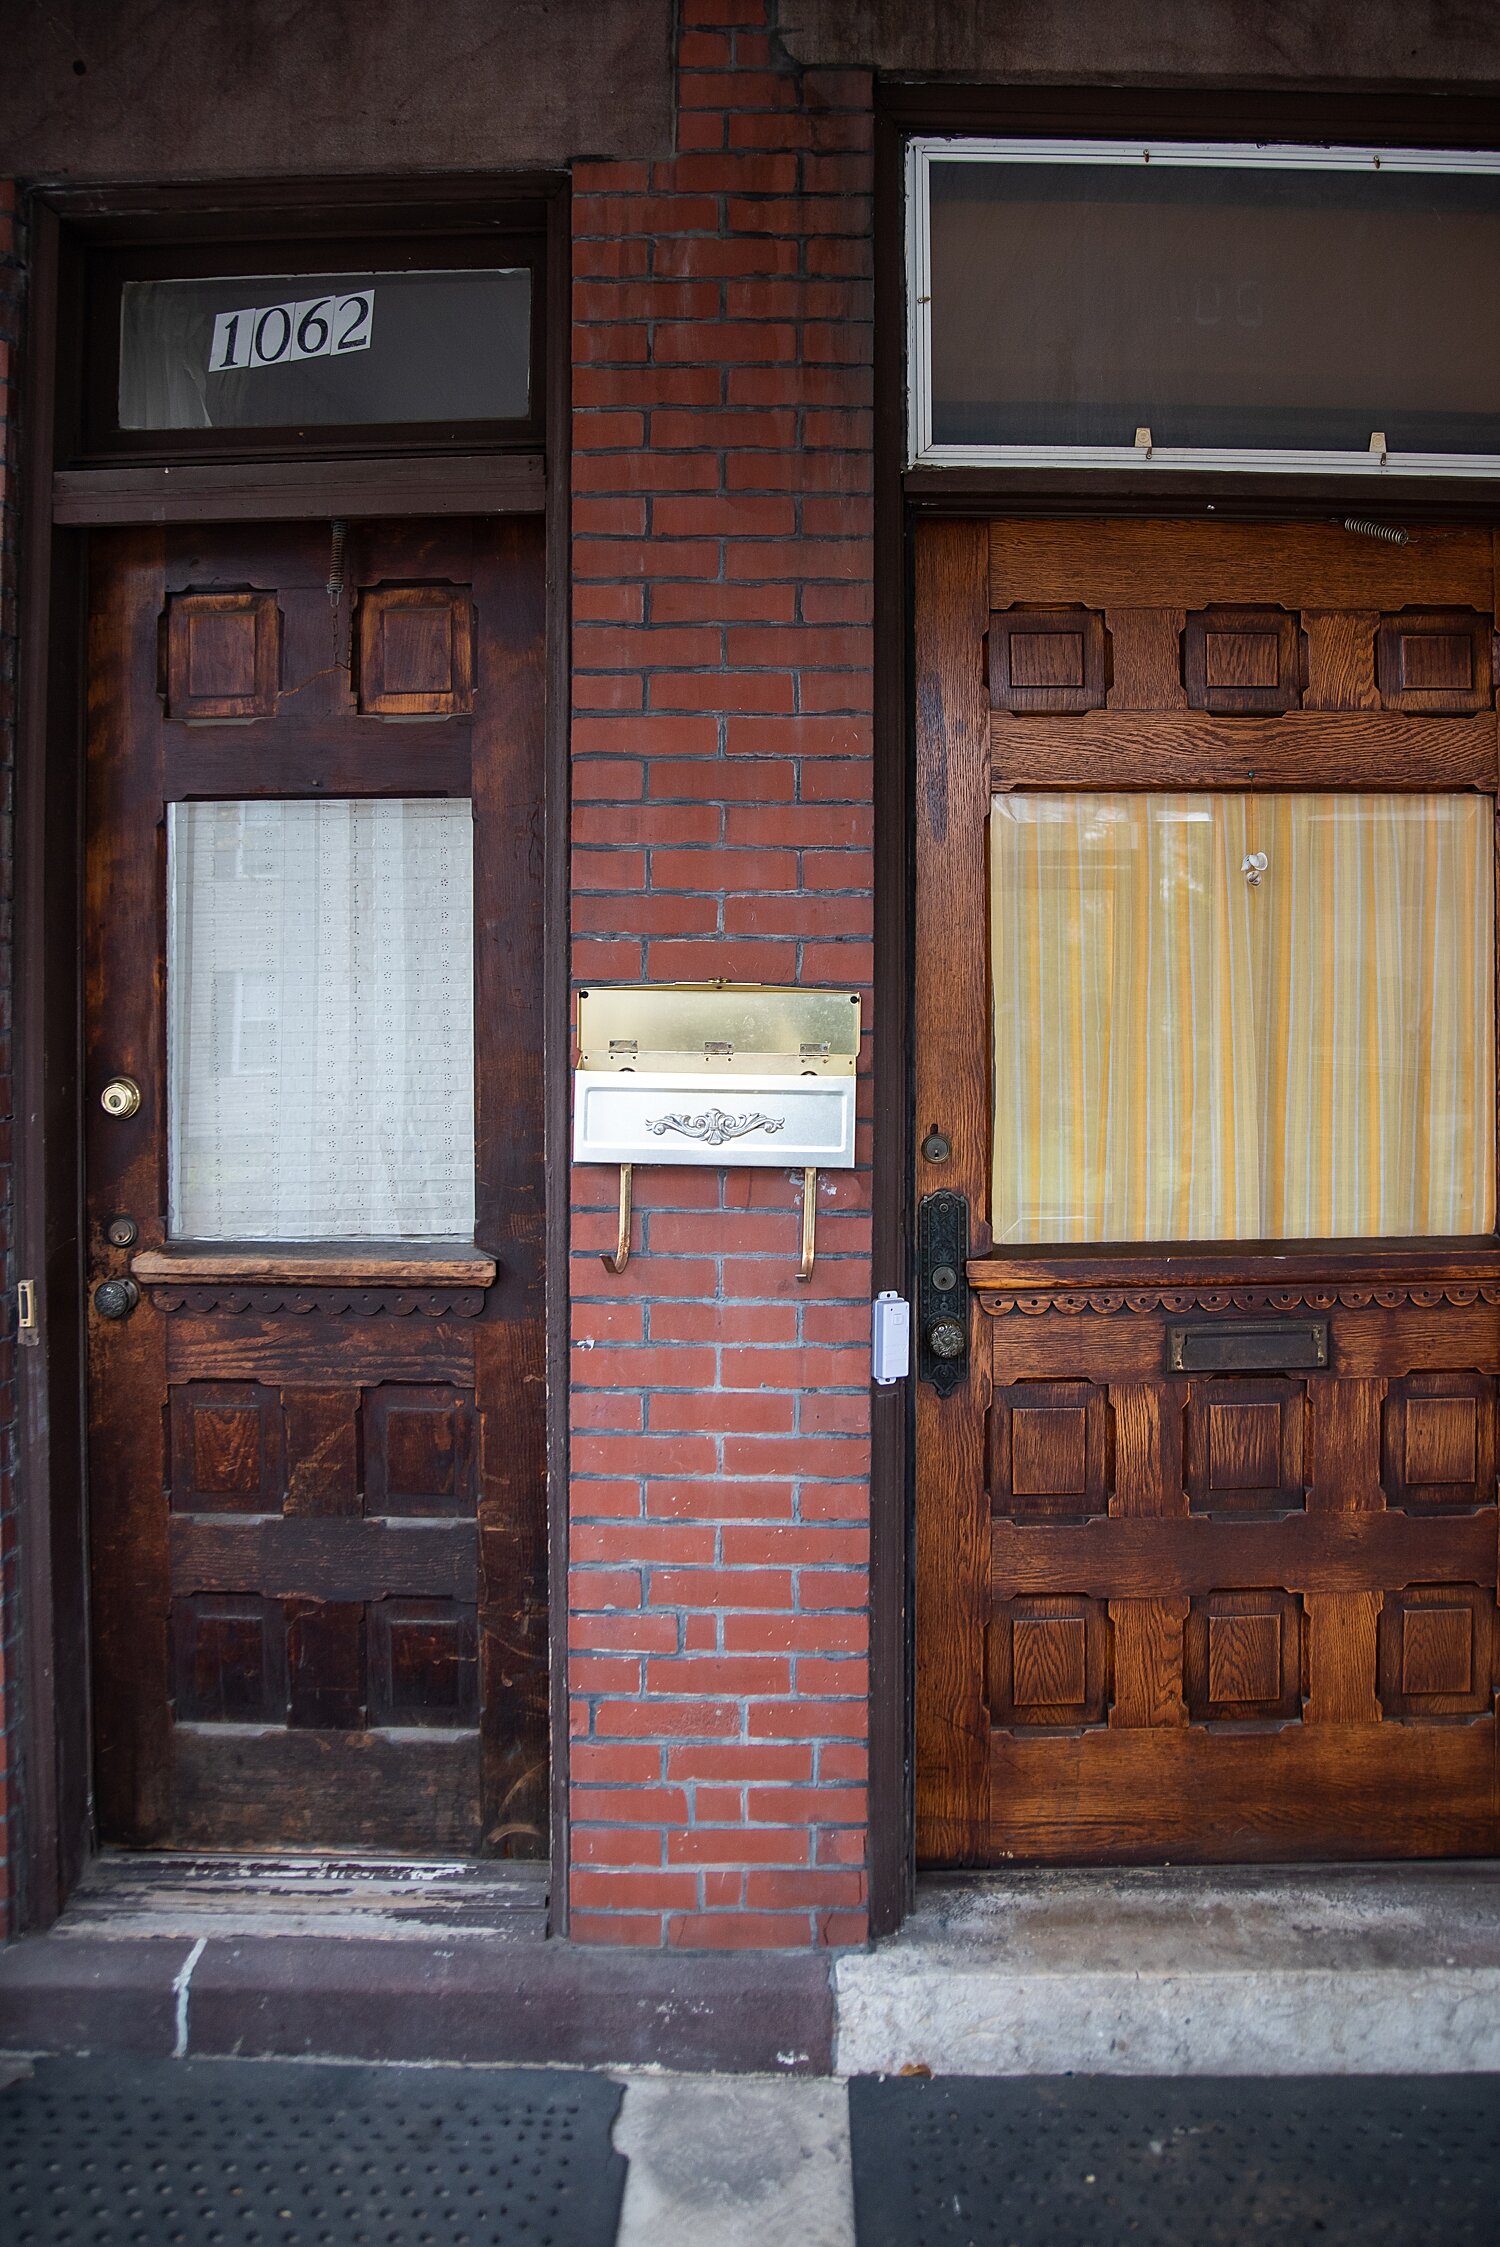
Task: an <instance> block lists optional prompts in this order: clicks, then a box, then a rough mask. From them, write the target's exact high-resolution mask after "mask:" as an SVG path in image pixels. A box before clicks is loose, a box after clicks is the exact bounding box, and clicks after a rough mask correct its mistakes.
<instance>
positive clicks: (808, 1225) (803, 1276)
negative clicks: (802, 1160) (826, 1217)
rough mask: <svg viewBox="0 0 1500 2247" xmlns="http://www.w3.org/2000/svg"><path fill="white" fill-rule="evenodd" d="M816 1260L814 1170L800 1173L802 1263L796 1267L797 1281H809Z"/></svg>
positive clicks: (816, 1223)
mask: <svg viewBox="0 0 1500 2247" xmlns="http://www.w3.org/2000/svg"><path fill="white" fill-rule="evenodd" d="M817 1260H818V1174H817V1172H816V1171H815V1170H804V1171H803V1173H802V1261H801V1263H800V1264H799V1265H798V1266H797V1277H798V1279H799V1280H810V1279H811V1278H812V1276H813V1266H814V1264H815V1263H816V1262H817Z"/></svg>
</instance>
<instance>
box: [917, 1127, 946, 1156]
mask: <svg viewBox="0 0 1500 2247" xmlns="http://www.w3.org/2000/svg"><path fill="white" fill-rule="evenodd" d="M952 1152H953V1143H952V1141H951V1140H950V1139H949V1137H948V1135H947V1133H946V1132H942V1131H938V1130H936V1129H934V1130H932V1131H929V1132H928V1134H927V1137H926V1138H925V1139H924V1140H923V1141H922V1153H923V1155H924V1157H925V1158H926V1160H927V1161H928V1162H930V1163H945V1162H946V1161H947V1160H948V1157H949V1156H950V1155H951V1154H952Z"/></svg>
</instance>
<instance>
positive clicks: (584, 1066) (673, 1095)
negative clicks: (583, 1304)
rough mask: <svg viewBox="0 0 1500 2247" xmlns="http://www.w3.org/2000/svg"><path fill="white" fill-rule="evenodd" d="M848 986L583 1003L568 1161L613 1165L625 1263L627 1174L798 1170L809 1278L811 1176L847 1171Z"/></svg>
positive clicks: (586, 997)
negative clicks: (655, 1166) (655, 1169)
mask: <svg viewBox="0 0 1500 2247" xmlns="http://www.w3.org/2000/svg"><path fill="white" fill-rule="evenodd" d="M859 1018H860V1002H859V993H858V992H857V991H804V990H797V989H782V988H776V987H773V986H771V985H768V984H754V983H673V984H649V985H640V986H630V987H619V986H615V987H612V988H610V989H608V990H597V989H591V990H587V991H582V992H580V993H579V998H578V1068H577V1071H576V1072H575V1079H574V1086H575V1099H574V1109H573V1158H574V1160H575V1162H583V1163H619V1164H620V1166H621V1176H620V1237H619V1242H618V1245H617V1247H616V1250H615V1254H614V1256H613V1257H612V1258H611V1257H606V1258H605V1260H604V1261H605V1263H606V1264H607V1265H608V1266H609V1268H610V1270H611V1271H623V1270H624V1269H625V1265H626V1264H627V1263H628V1262H629V1257H630V1172H631V1170H632V1168H633V1167H634V1165H635V1164H636V1163H689V1164H696V1165H698V1166H700V1167H703V1166H709V1167H713V1168H721V1167H723V1166H725V1165H727V1164H745V1165H749V1166H752V1167H755V1168H758V1169H763V1170H771V1169H785V1170H793V1169H795V1170H801V1171H802V1172H803V1173H804V1193H803V1247H802V1273H801V1276H802V1277H803V1278H806V1277H808V1276H810V1274H811V1271H812V1258H813V1225H814V1221H815V1212H816V1206H817V1204H816V1183H817V1182H816V1173H817V1172H818V1171H819V1170H852V1169H853V1168H854V1085H855V1070H856V1068H857V1066H858V1061H859V1030H860V1020H859Z"/></svg>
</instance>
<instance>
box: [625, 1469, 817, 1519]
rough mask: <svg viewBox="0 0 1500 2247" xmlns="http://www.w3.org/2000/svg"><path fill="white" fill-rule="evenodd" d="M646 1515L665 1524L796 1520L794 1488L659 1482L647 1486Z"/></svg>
mask: <svg viewBox="0 0 1500 2247" xmlns="http://www.w3.org/2000/svg"><path fill="white" fill-rule="evenodd" d="M646 1512H647V1513H648V1514H649V1515H650V1516H651V1518H652V1519H653V1520H662V1521H733V1520H735V1519H736V1518H742V1519H745V1520H749V1521H764V1520H766V1519H767V1517H768V1516H772V1517H774V1516H780V1517H781V1518H782V1519H784V1520H787V1521H790V1519H791V1516H792V1492H791V1486H790V1485H789V1484H785V1483H776V1482H731V1481H729V1480H727V1479H725V1478H723V1477H720V1478H719V1479H718V1480H716V1481H713V1482H658V1481H652V1482H650V1483H648V1484H647V1486H646Z"/></svg>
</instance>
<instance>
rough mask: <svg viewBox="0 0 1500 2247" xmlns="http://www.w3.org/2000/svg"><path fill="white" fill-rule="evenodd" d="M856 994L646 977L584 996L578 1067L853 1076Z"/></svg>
mask: <svg viewBox="0 0 1500 2247" xmlns="http://www.w3.org/2000/svg"><path fill="white" fill-rule="evenodd" d="M859 1018H860V1003H859V993H858V992H857V991H805V990H801V989H798V988H796V987H795V986H783V985H777V984H771V983H646V984H614V985H611V986H610V987H609V988H608V989H604V990H601V989H598V988H596V987H590V989H588V990H586V991H580V992H579V994H578V1066H579V1068H580V1069H587V1070H615V1069H641V1070H645V1069H652V1070H672V1071H676V1072H678V1073H679V1074H681V1073H684V1072H693V1071H702V1072H703V1073H704V1074H706V1075H712V1076H734V1075H737V1074H740V1073H743V1074H744V1075H746V1076H765V1075H773V1076H814V1077H852V1076H853V1074H854V1070H855V1065H856V1063H857V1060H858V1057H859Z"/></svg>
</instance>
